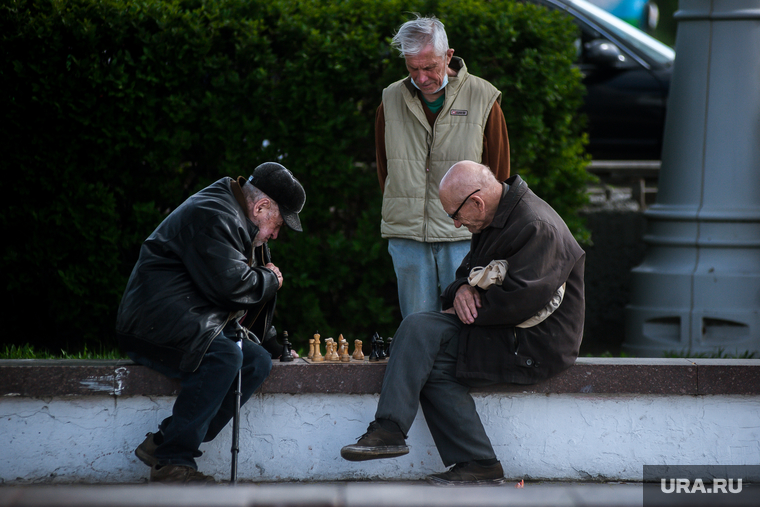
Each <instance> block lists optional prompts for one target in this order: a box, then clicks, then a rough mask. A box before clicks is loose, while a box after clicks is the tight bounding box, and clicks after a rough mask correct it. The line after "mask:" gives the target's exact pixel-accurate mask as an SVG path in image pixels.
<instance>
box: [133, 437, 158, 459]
mask: <svg viewBox="0 0 760 507" xmlns="http://www.w3.org/2000/svg"><path fill="white" fill-rule="evenodd" d="M154 436H155V433H148V434H147V435H145V440H143V443H142V444H140V445H138V446H137V449H135V456H137V457H138V458H140V461H142V462H143V463H145V464H146V465H148V466H149V467H152V466H154V465H158V460H157V459H156V447H158V444H156V442H155V440H153V438H154Z"/></svg>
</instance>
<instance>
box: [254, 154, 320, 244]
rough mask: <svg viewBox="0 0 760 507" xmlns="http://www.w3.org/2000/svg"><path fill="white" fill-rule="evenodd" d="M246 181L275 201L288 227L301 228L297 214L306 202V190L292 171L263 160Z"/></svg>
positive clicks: (298, 229)
mask: <svg viewBox="0 0 760 507" xmlns="http://www.w3.org/2000/svg"><path fill="white" fill-rule="evenodd" d="M248 181H249V182H251V184H252V185H253V186H254V187H256V188H258V189H259V190H261V191H262V192H264V193H265V194H267V195H268V196H269V197H271V198H272V199H273V200H274V202H276V203H277V206H278V207H279V208H280V214H281V215H282V219H283V220H284V221H285V223H286V224H287V225H288V227H290V228H291V229H293V230H294V231H298V232H301V231H302V230H303V229H302V228H301V220H300V219H299V218H298V214H299V213H300V212H301V210H302V209H303V205H304V204H305V203H306V192H305V191H304V189H303V187H302V186H301V183H299V181H298V180H297V179H296V177H295V176H293V173H292V172H290V171H288V170H287V169H286V168H285V167H284V166H282V165H280V164H278V163H277V162H264V163H263V164H261V165H260V166H258V167H257V168H256V169H254V170H253V174H251V176H250V177H249V178H248Z"/></svg>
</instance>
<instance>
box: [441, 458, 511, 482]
mask: <svg viewBox="0 0 760 507" xmlns="http://www.w3.org/2000/svg"><path fill="white" fill-rule="evenodd" d="M427 480H428V482H429V483H431V484H435V485H438V486H496V485H498V484H504V483H505V482H506V481H507V479H506V478H505V477H504V470H503V469H502V468H501V463H496V464H494V465H490V466H483V465H478V464H477V463H475V462H474V461H470V462H466V463H457V464H456V465H454V466H453V467H451V468H449V469H448V470H447V471H446V472H443V473H440V474H433V475H428V477H427Z"/></svg>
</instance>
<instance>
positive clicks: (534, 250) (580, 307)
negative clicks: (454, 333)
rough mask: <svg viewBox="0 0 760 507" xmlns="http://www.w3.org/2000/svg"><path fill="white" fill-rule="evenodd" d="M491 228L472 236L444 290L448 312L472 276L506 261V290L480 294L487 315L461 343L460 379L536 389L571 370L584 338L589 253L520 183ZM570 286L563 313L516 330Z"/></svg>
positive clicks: (513, 182) (513, 183) (512, 184)
mask: <svg viewBox="0 0 760 507" xmlns="http://www.w3.org/2000/svg"><path fill="white" fill-rule="evenodd" d="M507 183H508V184H509V188H508V189H506V187H505V192H504V193H503V195H502V198H501V201H500V203H499V208H498V210H497V212H496V215H495V216H494V219H493V221H492V222H491V224H490V225H489V226H488V227H487V228H486V229H485V230H483V231H482V232H480V233H478V234H474V235H473V237H472V242H471V245H470V253H469V254H468V255H467V257H465V258H464V260H463V261H462V265H461V266H460V267H459V269H457V273H456V276H457V279H456V280H455V281H454V283H452V284H451V285H449V287H447V288H446V290H445V291H444V293H443V295H442V296H441V298H442V300H443V309H444V310H445V309H447V308H451V307H452V306H453V301H454V296H455V295H456V291H457V289H458V288H459V287H460V286H461V285H462V284H465V283H467V277H468V275H469V273H470V270H471V269H472V268H473V267H475V266H487V265H488V263H490V262H491V261H492V260H507V262H508V263H509V267H508V271H507V276H506V279H505V280H504V282H503V284H502V285H500V286H491V287H490V288H489V289H488V290H483V289H478V290H479V291H480V295H481V302H482V307H481V308H479V309H478V317H477V318H476V319H475V323H474V324H472V325H465V326H463V327H462V331H461V332H460V335H459V359H458V363H457V376H458V377H461V378H473V379H486V380H490V381H494V382H513V383H517V384H533V383H536V382H540V381H542V380H544V379H547V378H549V377H551V376H553V375H556V374H557V373H559V372H561V371H562V370H565V369H566V368H568V367H569V366H571V365H572V364H573V363H574V362H575V359H576V358H577V357H578V350H579V348H580V344H581V338H582V337H583V322H584V314H585V298H584V292H583V270H584V263H585V256H586V254H585V252H584V251H583V250H582V249H581V247H580V246H579V245H578V243H577V242H576V241H575V238H573V235H572V233H571V232H570V230H569V229H568V228H567V225H565V222H564V221H563V220H562V218H560V216H559V215H558V214H557V213H556V212H555V211H554V210H553V209H552V208H551V206H549V205H548V204H547V203H546V202H544V201H543V200H542V199H540V198H539V197H538V196H536V194H534V193H533V192H532V191H531V190H529V189H528V185H527V183H525V182H524V181H523V180H522V179H521V178H520V177H519V176H517V175H515V176H513V177H512V178H510V179H509V180H507ZM564 283H567V285H566V288H565V297H564V300H563V301H562V304H561V305H560V307H559V308H558V309H557V310H556V311H555V312H554V313H553V314H552V315H551V316H549V318H547V319H546V320H544V321H543V322H541V323H540V324H538V325H536V326H534V327H531V328H527V329H522V328H518V327H515V326H516V325H517V324H520V323H522V322H524V321H525V320H527V319H528V318H530V317H532V316H533V315H535V314H536V313H537V312H538V311H539V310H541V309H542V308H543V307H544V306H546V304H547V303H548V302H549V300H550V299H551V297H552V295H553V294H554V293H555V292H556V291H557V289H558V288H559V287H560V286H561V285H562V284H564Z"/></svg>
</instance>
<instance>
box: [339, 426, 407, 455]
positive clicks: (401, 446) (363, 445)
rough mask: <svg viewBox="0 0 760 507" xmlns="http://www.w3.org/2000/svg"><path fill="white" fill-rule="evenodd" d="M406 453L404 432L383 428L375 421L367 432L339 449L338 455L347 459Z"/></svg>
mask: <svg viewBox="0 0 760 507" xmlns="http://www.w3.org/2000/svg"><path fill="white" fill-rule="evenodd" d="M408 453H409V448H408V447H407V446H406V441H405V440H404V434H403V433H401V432H400V431H388V430H386V429H383V428H382V427H380V425H379V424H378V423H377V422H376V421H372V422H371V423H370V425H369V428H367V433H365V434H364V435H362V436H361V437H360V438H359V441H358V442H356V443H355V444H352V445H347V446H345V447H344V448H343V449H341V450H340V455H341V456H342V457H343V459H345V460H348V461H366V460H370V459H381V458H396V457H398V456H403V455H404V454H408Z"/></svg>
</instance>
